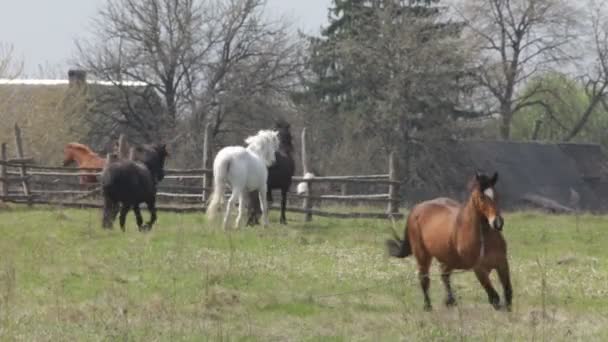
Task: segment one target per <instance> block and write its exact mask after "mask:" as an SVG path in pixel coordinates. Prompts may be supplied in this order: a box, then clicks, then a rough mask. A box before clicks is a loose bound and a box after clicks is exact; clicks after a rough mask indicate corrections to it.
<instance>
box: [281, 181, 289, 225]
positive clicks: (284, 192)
mask: <svg viewBox="0 0 608 342" xmlns="http://www.w3.org/2000/svg"><path fill="white" fill-rule="evenodd" d="M286 206H287V189H286V188H281V219H280V220H279V222H280V223H281V224H287V217H285V207H286Z"/></svg>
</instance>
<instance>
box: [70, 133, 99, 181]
mask: <svg viewBox="0 0 608 342" xmlns="http://www.w3.org/2000/svg"><path fill="white" fill-rule="evenodd" d="M63 152H64V157H63V166H67V165H68V164H70V163H72V162H74V161H75V162H76V164H78V167H79V168H94V169H100V171H101V169H103V166H104V165H105V163H106V160H105V159H104V158H102V157H100V156H99V155H98V154H97V153H95V152H93V151H92V150H91V149H90V148H89V147H88V146H86V145H83V144H80V143H75V142H72V143H69V144H67V145H65V148H64V149H63ZM91 183H97V176H95V175H90V176H80V184H91Z"/></svg>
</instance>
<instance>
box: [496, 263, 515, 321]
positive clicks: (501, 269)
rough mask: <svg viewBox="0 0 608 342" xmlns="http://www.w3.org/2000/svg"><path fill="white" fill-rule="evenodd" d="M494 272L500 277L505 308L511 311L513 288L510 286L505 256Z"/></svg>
mask: <svg viewBox="0 0 608 342" xmlns="http://www.w3.org/2000/svg"><path fill="white" fill-rule="evenodd" d="M496 272H498V279H500V283H501V284H502V289H503V291H504V294H505V308H506V309H507V310H508V311H511V300H512V298H513V289H512V287H511V276H510V274H509V262H508V261H507V260H506V258H505V260H503V262H502V263H501V264H500V265H499V266H498V267H497V268H496Z"/></svg>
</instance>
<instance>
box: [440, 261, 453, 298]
mask: <svg viewBox="0 0 608 342" xmlns="http://www.w3.org/2000/svg"><path fill="white" fill-rule="evenodd" d="M451 275H452V269H451V268H449V267H447V266H446V265H443V264H442V265H441V281H442V282H443V285H444V286H445V291H446V292H447V296H446V298H445V305H446V306H454V305H456V298H454V292H452V284H451V283H450V276H451Z"/></svg>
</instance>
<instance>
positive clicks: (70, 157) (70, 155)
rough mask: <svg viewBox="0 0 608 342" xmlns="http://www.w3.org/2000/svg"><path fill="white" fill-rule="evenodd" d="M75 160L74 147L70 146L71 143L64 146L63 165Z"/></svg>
mask: <svg viewBox="0 0 608 342" xmlns="http://www.w3.org/2000/svg"><path fill="white" fill-rule="evenodd" d="M75 160H76V159H75V156H74V149H73V148H71V147H70V144H68V145H66V146H65V147H64V148H63V166H68V165H70V164H71V163H72V162H73V161H75Z"/></svg>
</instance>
